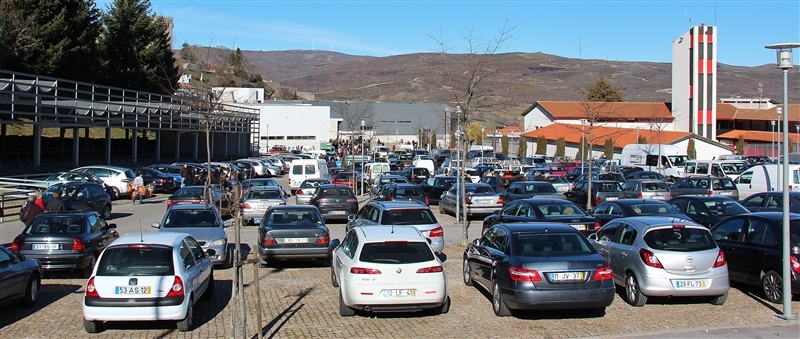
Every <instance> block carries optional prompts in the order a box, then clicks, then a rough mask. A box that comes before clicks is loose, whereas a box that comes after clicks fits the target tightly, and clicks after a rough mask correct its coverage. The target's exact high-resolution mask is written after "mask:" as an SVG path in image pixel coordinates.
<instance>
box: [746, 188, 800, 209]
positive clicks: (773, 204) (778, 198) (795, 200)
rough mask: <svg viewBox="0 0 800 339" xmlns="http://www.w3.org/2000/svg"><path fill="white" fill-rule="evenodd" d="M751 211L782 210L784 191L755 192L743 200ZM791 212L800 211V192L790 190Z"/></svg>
mask: <svg viewBox="0 0 800 339" xmlns="http://www.w3.org/2000/svg"><path fill="white" fill-rule="evenodd" d="M742 206H744V207H745V208H747V209H748V210H750V212H782V211H783V192H781V191H772V192H762V193H756V194H753V195H751V196H749V197H747V199H744V200H742ZM789 212H791V213H800V192H789Z"/></svg>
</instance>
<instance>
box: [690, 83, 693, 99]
mask: <svg viewBox="0 0 800 339" xmlns="http://www.w3.org/2000/svg"><path fill="white" fill-rule="evenodd" d="M691 98H694V85H689V99H691Z"/></svg>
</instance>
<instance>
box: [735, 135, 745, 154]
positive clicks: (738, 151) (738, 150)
mask: <svg viewBox="0 0 800 339" xmlns="http://www.w3.org/2000/svg"><path fill="white" fill-rule="evenodd" d="M736 154H739V155H742V154H744V135H740V136H739V141H738V142H736Z"/></svg>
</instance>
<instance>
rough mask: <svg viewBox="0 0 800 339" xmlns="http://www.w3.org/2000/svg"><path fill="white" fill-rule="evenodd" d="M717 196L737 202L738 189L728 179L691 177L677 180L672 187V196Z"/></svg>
mask: <svg viewBox="0 0 800 339" xmlns="http://www.w3.org/2000/svg"><path fill="white" fill-rule="evenodd" d="M689 194H692V195H717V196H723V197H728V198H731V199H733V200H736V201H739V189H737V188H736V184H734V183H733V180H731V179H730V178H728V177H705V176H703V177H701V176H693V177H687V178H683V179H680V180H678V181H677V182H676V183H675V185H674V186H673V187H672V196H673V197H677V196H681V195H689Z"/></svg>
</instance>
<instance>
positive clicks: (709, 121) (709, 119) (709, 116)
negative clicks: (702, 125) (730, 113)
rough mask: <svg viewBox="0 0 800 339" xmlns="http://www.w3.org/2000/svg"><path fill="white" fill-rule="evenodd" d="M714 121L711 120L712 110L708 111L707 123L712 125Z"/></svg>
mask: <svg viewBox="0 0 800 339" xmlns="http://www.w3.org/2000/svg"><path fill="white" fill-rule="evenodd" d="M712 121H713V120H711V110H710V109H707V110H706V123H707V124H709V125H710V124H711V122H712Z"/></svg>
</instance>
